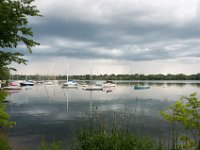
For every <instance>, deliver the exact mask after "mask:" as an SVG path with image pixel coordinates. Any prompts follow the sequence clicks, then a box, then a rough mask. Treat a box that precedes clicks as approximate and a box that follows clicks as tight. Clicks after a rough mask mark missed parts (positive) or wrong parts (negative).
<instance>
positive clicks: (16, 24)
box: [0, 0, 40, 69]
mask: <svg viewBox="0 0 200 150" xmlns="http://www.w3.org/2000/svg"><path fill="white" fill-rule="evenodd" d="M32 2H33V0H1V1H0V48H2V49H0V69H2V67H7V66H8V65H10V64H11V63H12V62H16V63H19V64H20V63H23V64H25V63H26V60H25V59H23V58H22V57H21V56H23V54H22V53H20V52H11V51H12V50H13V49H14V48H18V47H19V45H25V46H26V48H27V50H28V51H29V52H30V53H31V52H32V50H31V48H32V47H34V46H36V45H39V43H38V42H36V41H34V40H33V39H32V37H33V32H32V29H31V27H28V17H29V16H40V15H39V11H38V10H37V8H36V6H32V4H31V3H32ZM15 51H16V50H15ZM18 51H19V50H18ZM9 69H13V68H9Z"/></svg>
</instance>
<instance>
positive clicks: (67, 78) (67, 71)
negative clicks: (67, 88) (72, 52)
mask: <svg viewBox="0 0 200 150" xmlns="http://www.w3.org/2000/svg"><path fill="white" fill-rule="evenodd" d="M67 82H68V64H67Z"/></svg>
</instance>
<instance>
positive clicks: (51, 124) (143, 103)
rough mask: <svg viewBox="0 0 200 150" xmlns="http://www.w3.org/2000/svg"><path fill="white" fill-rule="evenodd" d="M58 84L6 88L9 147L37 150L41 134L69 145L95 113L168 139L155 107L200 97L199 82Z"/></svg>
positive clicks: (156, 137)
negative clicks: (99, 87) (100, 86)
mask: <svg viewBox="0 0 200 150" xmlns="http://www.w3.org/2000/svg"><path fill="white" fill-rule="evenodd" d="M80 82H81V81H80ZM134 85H148V86H150V89H145V90H134V88H133V86H134ZM61 86H62V83H61V82H59V83H58V85H54V86H48V85H42V84H39V85H35V86H33V87H32V88H23V89H22V90H20V91H9V93H10V95H9V96H8V97H7V99H8V100H10V103H9V104H7V112H8V113H9V114H10V116H11V120H12V121H15V122H16V125H15V126H14V127H13V128H12V129H9V131H8V135H9V138H10V141H11V143H12V145H15V146H16V148H15V149H17V147H20V148H29V149H33V150H35V149H38V145H39V143H40V141H41V138H42V137H43V138H45V139H46V140H47V141H53V140H62V141H64V143H65V145H66V147H69V146H70V144H71V142H72V140H73V139H74V137H75V136H76V134H77V131H78V130H79V129H80V128H81V127H85V126H86V124H87V121H86V118H88V117H89V118H90V117H91V114H92V113H93V114H95V113H96V112H98V113H100V114H101V115H102V116H103V117H102V118H104V119H105V124H106V125H107V126H111V124H112V121H113V117H117V118H119V119H118V120H117V125H118V126H120V127H128V128H129V130H130V131H133V132H137V133H139V134H142V135H147V136H148V135H150V136H153V137H155V139H162V140H169V139H170V135H169V132H168V131H169V125H168V124H167V123H166V121H164V120H163V119H162V117H161V116H160V114H159V113H160V111H161V110H166V108H167V107H168V106H170V105H171V104H173V102H174V101H175V100H177V99H179V98H180V97H181V96H189V95H190V94H191V93H193V92H196V93H197V94H198V96H199V95H200V82H199V81H117V86H116V87H114V88H111V89H110V88H109V89H106V90H103V91H85V90H83V89H82V87H81V86H79V87H78V88H77V89H63V88H61ZM120 117H121V118H120ZM127 122H128V125H127ZM180 131H181V130H180Z"/></svg>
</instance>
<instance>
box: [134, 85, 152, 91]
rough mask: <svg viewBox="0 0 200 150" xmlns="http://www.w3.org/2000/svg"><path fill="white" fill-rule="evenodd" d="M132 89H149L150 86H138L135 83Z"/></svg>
mask: <svg viewBox="0 0 200 150" xmlns="http://www.w3.org/2000/svg"><path fill="white" fill-rule="evenodd" d="M133 88H134V90H145V89H150V86H139V85H135V86H134V87H133Z"/></svg>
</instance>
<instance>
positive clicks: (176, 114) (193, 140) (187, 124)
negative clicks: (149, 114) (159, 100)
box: [161, 93, 200, 150]
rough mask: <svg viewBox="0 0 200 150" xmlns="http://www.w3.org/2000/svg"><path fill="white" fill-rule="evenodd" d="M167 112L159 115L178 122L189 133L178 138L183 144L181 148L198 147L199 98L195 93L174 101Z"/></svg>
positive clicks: (199, 123) (199, 138) (199, 131)
mask: <svg viewBox="0 0 200 150" xmlns="http://www.w3.org/2000/svg"><path fill="white" fill-rule="evenodd" d="M169 110H170V111H169V112H168V113H165V112H161V115H162V116H163V117H164V118H165V119H166V120H168V121H169V122H179V123H181V125H182V126H183V127H184V128H185V129H186V130H187V131H189V132H190V133H191V135H192V136H193V137H190V136H189V135H181V136H180V140H181V141H182V142H183V144H181V145H180V147H181V148H182V149H190V148H194V149H198V150H199V149H200V99H198V98H197V97H196V93H193V94H191V95H190V97H185V96H184V97H182V98H181V99H180V100H178V101H176V102H175V103H174V104H173V105H172V106H171V107H170V108H169Z"/></svg>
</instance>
